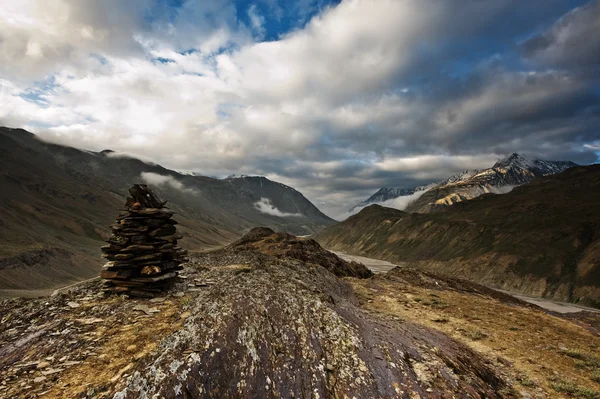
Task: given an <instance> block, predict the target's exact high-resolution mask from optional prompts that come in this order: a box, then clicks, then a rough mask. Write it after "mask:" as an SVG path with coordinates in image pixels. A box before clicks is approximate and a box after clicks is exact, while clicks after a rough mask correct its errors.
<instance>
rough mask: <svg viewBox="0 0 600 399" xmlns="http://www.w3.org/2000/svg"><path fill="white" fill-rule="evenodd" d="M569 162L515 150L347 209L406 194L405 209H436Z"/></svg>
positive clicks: (521, 181)
mask: <svg viewBox="0 0 600 399" xmlns="http://www.w3.org/2000/svg"><path fill="white" fill-rule="evenodd" d="M573 166H577V164H575V163H573V162H568V161H544V160H541V159H536V158H529V157H525V156H523V155H521V154H517V153H515V154H512V155H510V156H509V157H507V158H504V159H501V160H499V161H498V162H496V163H495V164H494V166H492V167H491V168H489V169H482V170H465V171H463V172H460V173H457V174H455V175H452V176H450V177H449V178H447V179H445V180H441V181H438V182H435V183H430V184H427V185H423V186H418V187H414V188H411V189H402V188H381V189H380V190H379V191H377V192H376V193H375V194H373V195H372V196H371V197H369V198H368V199H366V200H365V201H362V202H361V203H360V204H358V205H356V206H355V207H353V208H352V209H351V211H354V210H357V209H360V208H364V207H365V206H368V205H371V204H384V203H385V202H386V201H391V200H394V199H396V198H400V197H409V196H413V197H414V198H412V199H411V202H410V203H409V204H408V206H407V207H406V208H405V210H406V211H407V212H418V213H427V212H433V211H439V210H441V209H444V208H446V207H447V206H449V205H452V204H454V203H456V202H461V201H464V200H468V199H472V198H475V197H477V196H479V195H482V194H485V193H496V194H499V193H505V192H507V191H509V190H510V189H512V188H513V187H515V186H519V185H521V184H525V183H529V182H530V181H532V180H533V179H535V178H538V177H542V176H548V175H552V174H555V173H560V172H563V171H564V170H566V169H568V168H571V167H573ZM384 205H385V204H384Z"/></svg>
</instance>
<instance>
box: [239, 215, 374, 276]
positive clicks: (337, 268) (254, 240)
mask: <svg viewBox="0 0 600 399" xmlns="http://www.w3.org/2000/svg"><path fill="white" fill-rule="evenodd" d="M229 248H230V249H232V250H234V251H240V250H241V251H245V250H253V251H259V252H263V253H265V254H268V255H273V256H276V257H280V258H281V257H287V258H294V259H298V260H301V261H303V262H306V263H310V264H313V265H319V266H321V267H324V268H325V269H327V270H329V271H330V272H332V273H333V274H335V275H336V276H338V277H358V278H368V277H371V276H373V272H371V271H370V270H369V269H368V268H367V267H365V265H363V264H361V263H358V262H348V261H345V260H343V259H341V258H339V257H338V256H336V255H335V254H333V253H331V252H329V251H327V250H325V249H323V248H322V247H321V246H320V245H319V243H318V242H316V241H315V240H313V239H310V238H304V237H296V236H292V235H290V234H287V233H275V232H274V231H273V230H271V229H269V228H268V227H256V228H254V229H252V230H250V232H248V233H247V234H246V235H244V237H242V238H241V239H240V240H238V241H236V242H235V243H233V244H232V245H230V246H229Z"/></svg>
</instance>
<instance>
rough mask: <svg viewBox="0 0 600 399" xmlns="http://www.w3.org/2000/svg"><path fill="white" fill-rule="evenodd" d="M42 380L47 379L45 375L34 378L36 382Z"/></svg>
mask: <svg viewBox="0 0 600 399" xmlns="http://www.w3.org/2000/svg"><path fill="white" fill-rule="evenodd" d="M42 381H46V377H44V376H41V377H35V378H34V379H33V382H35V383H36V384H39V383H40V382H42Z"/></svg>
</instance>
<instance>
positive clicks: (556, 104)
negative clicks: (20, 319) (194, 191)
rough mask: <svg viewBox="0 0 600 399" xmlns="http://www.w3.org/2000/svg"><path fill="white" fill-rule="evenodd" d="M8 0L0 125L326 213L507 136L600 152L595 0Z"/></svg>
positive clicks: (543, 146)
mask: <svg viewBox="0 0 600 399" xmlns="http://www.w3.org/2000/svg"><path fill="white" fill-rule="evenodd" d="M3 3H5V4H3V7H0V38H4V39H5V40H0V56H1V57H2V60H3V62H2V63H0V88H1V89H0V100H1V102H2V104H3V107H2V109H0V125H4V126H10V127H13V128H22V129H25V130H28V131H31V132H33V133H35V134H36V135H37V136H38V137H40V138H42V139H43V140H46V141H49V142H54V143H59V144H64V145H69V146H72V147H76V148H80V149H85V150H91V151H102V150H105V149H111V150H114V151H117V152H119V153H124V154H130V155H131V156H134V157H137V158H139V159H141V160H143V161H146V160H151V161H152V162H155V163H157V164H160V165H162V166H164V167H166V168H168V169H171V170H174V171H193V172H197V173H200V174H202V175H205V176H222V177H225V176H229V175H232V174H246V175H257V176H265V177H267V178H269V179H270V180H274V181H277V182H281V183H283V184H286V185H288V186H291V187H293V188H295V189H297V190H298V191H300V192H301V193H303V194H304V195H305V196H306V197H307V198H308V199H309V200H310V201H311V202H313V203H314V204H315V205H316V206H317V207H318V208H319V209H321V210H322V211H323V212H324V213H325V214H327V215H332V216H333V217H335V215H339V214H340V212H341V211H346V210H347V209H349V208H350V207H351V206H354V205H356V204H358V203H359V202H360V201H362V200H364V199H366V198H367V197H369V196H370V195H371V194H373V193H374V192H376V191H377V190H378V189H379V188H382V187H390V188H391V187H393V188H412V187H415V186H418V185H422V184H427V183H430V182H434V181H438V180H441V179H444V178H447V177H449V176H450V175H452V174H455V173H457V172H460V171H463V170H468V169H485V168H490V167H491V166H492V165H493V164H494V162H495V161H497V160H498V159H501V158H502V157H504V156H507V155H509V154H511V153H514V152H516V153H519V154H527V155H530V156H536V157H538V158H540V159H546V160H555V161H573V162H576V163H578V164H583V165H584V164H591V163H596V162H598V160H599V159H600V129H599V128H598V126H600V123H599V122H600V112H599V110H600V73H599V72H600V35H598V34H597V33H598V32H599V31H600V23H599V22H598V21H600V0H591V1H559V0H549V1H541V0H536V1H532V2H528V3H527V4H524V3H522V2H519V3H517V4H516V5H514V4H512V2H511V1H509V0H492V1H488V2H484V3H481V2H473V3H468V4H465V3H464V2H460V1H447V2H443V3H442V2H437V1H413V0H406V1H391V0H378V1H376V2H366V1H360V0H347V1H322V0H306V1H298V2H295V3H293V4H292V5H289V3H288V4H287V5H286V6H284V4H283V2H281V1H275V0H264V1H259V2H249V1H235V2H233V1H217V2H211V3H210V4H205V3H202V2H196V1H171V0H170V1H159V0H152V1H142V0H139V1H132V2H127V3H122V2H101V3H97V2H94V1H77V2H76V1H69V0H53V1H45V2H42V1H31V2H22V3H19V4H14V3H11V2H9V1H5V2H3ZM456 10H460V12H459V13H457V12H456Z"/></svg>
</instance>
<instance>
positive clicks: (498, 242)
mask: <svg viewBox="0 0 600 399" xmlns="http://www.w3.org/2000/svg"><path fill="white" fill-rule="evenodd" d="M599 202H600V166H598V165H591V166H585V167H574V168H570V169H568V170H567V171H565V172H563V173H560V174H557V175H553V176H546V177H542V178H539V179H536V180H534V181H532V182H531V183H529V184H526V185H523V186H519V187H516V188H515V189H513V190H512V191H511V192H509V193H506V194H502V195H494V194H488V195H483V196H480V197H478V198H475V199H472V200H470V201H465V202H461V203H458V204H455V205H453V206H450V207H448V208H447V209H446V210H445V211H442V212H436V213H431V214H410V213H406V212H403V211H399V210H396V209H391V208H385V207H381V206H378V205H372V206H369V207H367V208H365V209H363V210H362V211H361V212H359V213H358V214H356V215H354V216H351V217H349V218H348V219H347V220H345V221H344V222H342V223H339V224H336V225H332V226H330V227H328V228H326V229H325V230H323V231H321V232H320V233H317V234H316V235H315V236H314V237H315V239H316V240H317V241H319V242H320V243H321V245H323V246H324V247H326V248H330V249H332V250H336V251H345V252H346V253H349V254H353V255H359V256H366V257H371V258H377V259H382V260H386V261H389V262H392V263H395V264H398V265H403V266H405V265H408V266H411V267H415V268H419V269H422V270H429V271H433V272H436V273H439V274H444V275H450V276H455V277H460V278H465V279H469V280H471V281H474V282H478V283H481V284H484V285H487V286H490V287H494V288H498V289H502V290H506V291H511V292H517V293H521V294H524V295H528V296H532V297H544V298H548V299H553V300H557V301H562V302H573V303H577V304H580V305H584V306H592V307H598V306H599V304H600V291H599V283H600V274H599V273H600V263H599V262H598V259H599V253H598V250H599V248H600V224H599V223H600V222H599V221H600V214H598V207H597V206H596V205H595V204H597V203H599Z"/></svg>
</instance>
